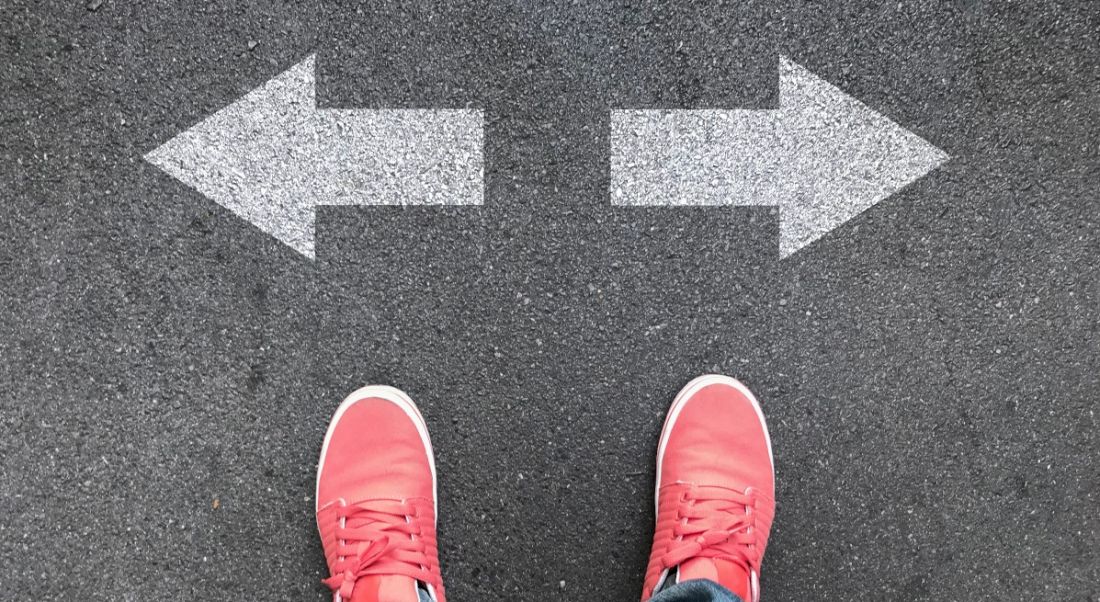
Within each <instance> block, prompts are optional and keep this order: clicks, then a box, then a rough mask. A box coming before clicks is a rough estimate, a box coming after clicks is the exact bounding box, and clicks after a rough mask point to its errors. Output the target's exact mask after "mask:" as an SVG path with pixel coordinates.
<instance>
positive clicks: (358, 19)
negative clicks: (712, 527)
mask: <svg viewBox="0 0 1100 602" xmlns="http://www.w3.org/2000/svg"><path fill="white" fill-rule="evenodd" d="M432 4H435V3H432ZM440 4H443V3H440ZM4 13H5V15H4V20H3V25H2V26H0V31H2V36H0V48H2V54H3V56H4V60H3V61H2V63H0V85H2V89H3V96H2V99H3V102H2V108H0V140H2V144H0V194H2V199H3V212H2V214H0V359H2V361H0V599H4V600H61V599H65V600H72V599H82V600H138V599H148V598H157V599H161V600H227V599H239V598H242V597H247V598H253V599H269V600H270V599H274V600H324V599H325V598H326V591H325V589H324V587H323V586H321V585H320V579H321V578H322V577H323V576H324V575H323V573H324V571H325V569H324V561H323V558H322V555H321V550H320V544H319V542H318V541H317V538H316V534H315V531H314V522H313V512H312V509H313V500H312V493H313V478H314V469H315V462H316V456H317V453H318V451H319V448H320V443H321V438H322V436H323V433H324V428H325V425H326V423H327V421H328V418H329V416H330V414H331V412H332V411H333V410H334V409H335V407H336V405H337V404H338V403H339V401H340V400H341V399H342V398H343V396H344V395H346V394H347V393H348V392H350V391H352V390H353V389H355V388H357V387H358V386H360V385H362V384H365V383H387V384H392V385H396V386H399V387H401V388H403V389H405V390H406V391H408V392H409V393H410V394H411V396H412V397H413V398H414V399H415V400H416V401H417V402H418V403H419V404H420V407H421V409H422V410H423V411H424V413H425V414H426V417H427V420H428V423H429V426H430V428H431V431H432V436H433V441H434V444H435V447H436V450H437V456H438V458H437V461H438V465H439V470H440V479H441V480H440V495H441V506H440V510H441V514H442V517H441V523H440V538H441V541H442V550H441V553H442V561H443V568H444V578H445V581H446V583H447V586H448V593H449V597H450V598H451V599H452V600H458V601H460V600H476V599H509V600H516V601H521V602H522V601H545V600H573V599H585V598H588V599H592V598H600V599H607V600H612V599H614V600H632V599H636V598H637V596H638V594H639V592H640V588H641V577H642V571H643V570H644V564H645V560H646V557H647V556H648V551H649V550H648V547H649V543H650V537H651V531H650V529H651V524H652V520H653V510H652V498H651V488H652V486H653V478H654V474H653V473H654V467H653V456H654V451H655V447H656V441H657V434H658V430H659V427H660V423H661V420H662V418H663V414H664V411H665V410H666V408H667V406H668V404H669V403H670V402H671V400H672V397H673V395H674V394H675V392H676V391H677V390H678V389H679V388H680V387H681V386H682V385H683V384H684V383H685V382H687V381H688V380H689V379H690V378H692V377H693V376H696V375H697V374H699V373H702V372H707V371H715V372H723V373H727V374H731V375H733V376H736V377H738V378H740V379H741V380H743V381H744V382H745V383H746V384H748V385H749V386H750V387H751V388H752V389H753V390H754V391H755V392H756V393H757V396H758V397H759V398H760V399H761V401H762V403H763V406H764V410H765V413H766V414H767V417H768V420H769V424H770V427H771V431H772V438H773V442H774V445H775V457H776V462H777V474H778V491H777V494H778V500H779V506H778V514H777V517H776V522H775V527H774V530H773V536H772V540H771V544H770V546H769V548H768V555H767V557H766V559H765V566H764V575H763V587H764V592H765V597H766V599H768V600H827V599H833V600H843V599H859V600H1033V599H1044V600H1081V601H1095V600H1098V599H1100V586H1098V583H1100V553H1098V552H1097V550H1098V549H1100V531H1098V529H1100V512H1098V509H1100V470H1098V468H1097V466H1098V465H1100V464H1098V463H1097V459H1098V458H1097V456H1098V455H1100V452H1098V450H1100V436H1098V434H1097V433H1098V431H1097V417H1096V410H1097V399H1098V396H1100V332H1098V325H1100V261H1098V257H1100V175H1098V174H1100V128H1098V127H1097V124H1098V123H1100V46H1098V45H1097V44H1096V39H1097V35H1098V32H1100V10H1098V9H1097V7H1096V5H1095V4H1093V3H1090V2H1085V1H1081V2H1063V3H1057V2H1044V3H1010V2H979V1H976V0H959V1H956V2H949V3H935V4H933V3H927V2H916V1H911V0H903V1H901V2H891V3H886V4H883V3H877V2H867V3H859V2H814V3H809V2H764V1H760V2H738V3H718V2H714V3H707V5H706V6H705V7H692V8H685V7H672V6H665V5H651V4H649V3H646V2H615V3H596V2H582V3H568V2H518V1H512V2H495V3H486V4H483V5H474V4H468V3H465V2H449V3H446V4H445V5H443V6H431V5H429V3H422V4H421V3H400V4H399V3H394V2H389V1H386V0H379V1H376V2H371V3H362V4H357V3H351V2H346V3H325V4H320V3H313V2H308V1H307V2H250V3H186V2H160V1H151V2H141V3H125V2H120V1H115V0H89V1H88V2H60V1H52V2H51V1H43V2H30V1H25V0H10V1H9V2H8V3H7V5H6V9H5V11H4ZM312 53H316V54H317V59H316V60H317V85H318V88H317V101H318V103H319V104H320V105H322V106H326V107H333V108H338V107H349V108H350V107H385V108H475V109H479V110H482V111H484V116H485V124H486V130H485V139H484V140H485V149H484V151H485V157H484V159H485V182H484V186H485V204H484V205H483V206H480V207H477V206H465V207H427V206H419V207H403V208H401V207H331V208H322V209H320V210H319V213H318V216H317V225H316V246H315V250H316V260H315V261H310V260H309V259H307V258H305V257H303V256H302V255H301V254H299V253H297V252H296V251H294V250H293V249H291V248H290V247H288V246H286V245H284V244H282V243H280V242H278V241H276V240H275V239H273V238H272V237H270V236H268V235H267V234H264V233H263V232H261V231H260V230H259V229H257V228H256V227H254V226H252V225H250V224H249V223H247V222H245V221H244V220H242V219H240V218H239V217H237V216H236V215H234V214H233V213H231V212H229V211H227V210H225V209H223V208H222V207H220V206H219V205H217V204H215V203H214V202H212V201H210V200H209V199H207V198H205V197H203V196H202V195H201V194H199V193H198V192H196V191H194V190H192V189H190V188H188V187H186V186H185V185H183V184H181V183H180V182H178V181H177V180H175V179H173V178H171V177H170V176H168V175H166V174H165V173H163V172H162V171H160V170H159V169H157V168H156V167H155V166H153V165H151V164H149V163H148V162H145V161H143V160H142V157H143V155H144V154H145V153H148V152H149V151H151V150H153V149H154V148H156V147H157V146H159V145H160V144H161V143H163V142H164V141H166V140H168V139H170V138H171V137H172V136H174V135H176V134H178V133H179V132H181V131H183V130H185V129H187V128H188V127H191V126H192V125H194V124H195V123H198V122H200V121H201V120H203V119H204V118H205V117H207V116H209V115H211V114H212V113H214V112H216V111H217V110H219V109H221V108H223V107H225V106H227V105H229V104H230V103H232V102H233V101H234V100H236V99H238V98H240V97H242V96H243V95H245V94H246V93H247V92H248V91H250V90H252V89H254V88H255V87H257V86H259V85H261V84H262V83H263V82H265V81H267V80H269V79H270V78H271V77H273V76H275V75H277V74H279V73H281V72H283V71H284V70H285V69H287V68H289V67H290V66H292V65H295V64H297V63H298V62H299V61H301V60H302V59H303V58H304V57H306V56H309V55H310V54H312ZM780 55H783V56H788V57H790V58H791V59H792V60H794V61H796V62H797V63H798V64H799V65H802V66H804V67H805V68H806V69H808V70H810V71H812V72H813V73H815V74H816V75H817V76H819V77H821V78H823V79H825V80H827V81H829V82H831V83H832V84H834V85H836V86H838V87H839V88H840V89H842V90H844V91H845V92H846V93H848V94H850V95H852V96H853V97H855V98H858V99H860V100H861V101H862V102H864V103H866V104H867V105H868V106H869V107H872V108H873V109H874V110H876V111H878V112H880V113H882V114H883V115H885V116H887V117H888V118H890V119H891V120H893V121H894V122H896V123H898V124H900V125H901V126H903V127H905V128H907V129H909V130H911V131H913V132H914V133H915V134H917V135H919V136H921V137H922V138H924V139H925V140H928V141H929V142H930V143H932V144H934V145H936V146H937V147H938V148H940V149H942V150H943V151H944V152H946V153H947V154H948V155H950V157H951V159H950V160H949V161H948V162H947V163H945V164H944V165H942V166H940V167H939V168H937V169H936V170H934V171H932V172H931V173H929V174H928V175H927V176H925V177H924V178H922V179H920V180H919V181H917V182H915V183H914V184H913V185H911V186H909V187H907V188H905V189H904V190H902V191H901V192H899V193H897V194H895V195H893V196H892V197H890V198H889V199H887V200H885V201H884V202H882V203H880V204H878V205H876V206H875V207H872V208H871V209H869V210H867V211H866V212H864V213H862V214H860V215H859V216H858V217H856V218H855V219H853V220H852V221H850V222H848V223H846V224H844V225H843V226H841V227H839V228H838V229H836V230H834V231H833V232H831V233H830V234H828V235H826V236H825V237H824V238H822V239H820V240H818V241H817V242H815V243H813V244H812V245H810V246H808V247H806V248H804V249H802V250H800V251H798V252H797V253H795V254H794V255H792V256H790V257H788V258H786V259H783V260H782V261H780V260H779V253H778V246H777V240H778V238H777V237H778V233H779V222H778V215H777V212H776V211H775V210H774V209H773V208H767V207H612V206H611V205H610V203H609V202H608V182H609V175H608V173H609V169H608V167H609V153H608V146H609V145H608V136H609V110H610V109H611V108H612V107H618V108H632V109H649V108H658V109H660V108H726V109H735V108H746V107H766V106H773V105H774V104H775V102H776V95H777V85H778V79H777V77H778V76H777V73H778V66H779V57H780Z"/></svg>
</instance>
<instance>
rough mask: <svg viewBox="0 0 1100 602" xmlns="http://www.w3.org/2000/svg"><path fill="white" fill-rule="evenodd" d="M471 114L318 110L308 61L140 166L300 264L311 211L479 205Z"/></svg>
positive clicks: (475, 126) (477, 131) (477, 115)
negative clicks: (275, 243) (296, 256)
mask: <svg viewBox="0 0 1100 602" xmlns="http://www.w3.org/2000/svg"><path fill="white" fill-rule="evenodd" d="M482 131H483V119H482V115H481V112H480V111H476V110H465V109H463V110H434V109H433V110H427V109H424V110H420V109H411V110H408V109H386V110H363V109H319V108H318V107H317V103H316V100H315V85H314V57H312V56H311V57H309V58H308V59H306V60H304V61H302V62H301V63H299V64H297V65H295V66H294V67H292V68H290V69H288V70H287V71H286V72H284V73H282V74H281V75H279V76H277V77H275V78H274V79H272V80H270V81H268V82H267V83H265V84H264V85H262V86H260V87H259V88H257V89H255V90H253V91H252V92H250V93H248V94H247V95H246V96H244V97H243V98H241V99H240V100H238V101H236V102H235V103H233V104H231V105H229V106H228V107H226V108H224V109H222V110H221V111H218V112H217V113H215V114H214V115H212V116H211V117H209V118H207V119H206V120H205V121H203V122H201V123H199V124H198V125H196V126H194V127H192V128H191V129H189V130H187V131H185V132H183V133H182V134H180V135H178V136H176V137H175V138H173V139H171V140H169V141H168V142H166V143H165V144H163V145H162V146H160V147H159V148H157V149H156V150H154V151H152V152H150V153H149V154H147V155H145V159H146V160H147V161H149V162H150V163H153V164H154V165H156V166H157V167H159V168H161V169H162V170H164V171H165V172H167V173H169V174H171V175H172V176H174V177H176V178H177V179H179V180H180V181H182V182H184V183H185V184H188V185H190V186H192V187H193V188H195V189H196V190H198V191H199V192H201V193H202V194H204V195H206V196H207V197H209V198H210V199H212V200H214V201H215V202H217V203H218V204H220V205H222V206H224V207H225V208H227V209H229V210H231V211H233V212H234V213H236V214H237V215H239V216H241V217H243V218H244V219H246V220H248V221H249V222H252V223H253V224H255V225H256V226H257V227H258V228H260V229H261V230H263V231H264V232H267V233H268V234H270V235H272V236H274V237H275V238H277V239H279V240H281V241H283V242H284V243H286V244H287V245H289V246H291V247H292V248H294V249H295V250H297V251H298V252H300V253H301V254H303V255H305V256H306V257H309V258H311V259H312V258H313V256H314V251H313V248H314V245H313V242H314V240H313V239H314V232H313V230H314V229H313V224H314V208H315V206H317V205H437V204H438V205H480V204H481V203H482V198H483V192H482V187H483V183H482V182H483V174H482V171H483V169H482V161H483V159H482V136H483V134H482Z"/></svg>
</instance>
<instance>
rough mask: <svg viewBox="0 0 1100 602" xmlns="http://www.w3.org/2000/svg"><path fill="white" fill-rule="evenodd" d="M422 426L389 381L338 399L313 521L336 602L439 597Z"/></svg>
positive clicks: (430, 471)
mask: <svg viewBox="0 0 1100 602" xmlns="http://www.w3.org/2000/svg"><path fill="white" fill-rule="evenodd" d="M435 520H436V482H435V462H434V460H433V459H432V444H431V441H429V440H428V427H427V425H425V424H424V418H423V417H422V416H421V415H420V411H419V410H417V409H416V405H415V404H413V402H412V400H411V399H409V397H408V396H407V395H405V394H404V393H402V392H401V391H398V390H397V389H394V388H393V387H382V386H372V387H364V388H362V389H359V390H358V391H356V392H354V393H352V394H351V395H349V396H348V398H347V399H345V400H344V402H343V403H341V404H340V407H339V408H338V409H337V410H336V415H335V416H333V417H332V422H330V423H329V427H328V432H327V433H326V434H325V442H324V445H323V446H322V447H321V460H320V462H319V463H318V465H317V529H318V531H320V533H321V544H322V546H323V547H324V550H325V559H326V560H327V561H328V568H329V572H330V573H331V575H332V576H331V577H329V578H328V579H325V581H324V583H325V585H328V586H329V587H330V588H332V591H333V595H332V599H333V601H334V602H418V600H419V599H420V597H419V596H420V593H421V591H422V590H423V591H425V592H427V594H428V595H429V596H430V597H431V598H432V599H433V600H435V601H436V602H446V599H445V597H444V593H443V578H442V576H441V575H440V572H439V552H438V550H437V549H436V536H435Z"/></svg>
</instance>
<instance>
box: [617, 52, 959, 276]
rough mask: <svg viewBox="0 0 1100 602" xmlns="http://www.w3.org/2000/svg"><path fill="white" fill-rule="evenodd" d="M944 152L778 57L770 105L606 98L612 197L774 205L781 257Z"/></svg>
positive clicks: (622, 201)
mask: <svg viewBox="0 0 1100 602" xmlns="http://www.w3.org/2000/svg"><path fill="white" fill-rule="evenodd" d="M947 159H948V156H947V154H945V153H944V152H943V151H941V150H940V149H938V148H936V147H934V146H932V145H931V144H929V143H928V142H926V141H924V140H923V139H921V138H920V137H919V136H917V135H915V134H913V133H912V132H909V131H908V130H906V129H904V128H902V127H900V126H898V125H897V124H896V123H894V122H893V121H890V120H889V119H888V118H886V117H884V116H882V115H880V114H879V113H876V112H875V111H874V110H872V109H870V108H869V107H867V106H866V105H864V104H863V103H861V102H859V101H858V100H856V99H854V98H852V97H851V96H848V95H847V94H845V93H844V92H842V91H840V90H839V89H837V88H836V87H834V86H833V85H832V84H830V83H828V82H826V81H824V80H822V79H820V78H818V77H817V76H815V75H814V74H813V73H810V72H809V71H807V70H806V69H803V68H802V67H800V66H799V65H797V64H795V63H794V62H792V61H791V60H789V59H787V58H786V57H783V58H781V60H780V71H779V108H778V109H770V110H710V109H705V110H615V111H612V114H611V202H612V204H615V205H774V206H778V207H779V226H780V240H779V252H780V256H781V257H787V256H788V255H790V254H791V253H794V252H795V251H797V250H799V249H801V248H802V247H804V246H806V245H808V244H810V243H812V242H813V241H815V240H817V239H818V238H820V237H821V236H823V235H825V234H826V233H827V232H829V231H830V230H832V229H834V228H836V227H837V226H839V225H841V224H843V223H844V222H846V221H848V220H849V219H851V218H853V217H855V216H856V215H857V214H859V213H860V212H862V211H863V210H865V209H867V208H868V207H870V206H872V205H874V204H875V203H878V202H879V201H881V200H883V199H885V198H886V197H888V196H890V195H891V194H894V193H895V192H897V191H898V190H900V189H901V188H903V187H904V186H905V185H907V184H909V183H910V182H912V181H913V180H916V179H917V178H919V177H921V176H923V175H924V174H925V173H927V172H928V171H930V170H932V169H934V168H935V167H936V166H938V165H940V164H941V163H943V162H944V161H946V160H947Z"/></svg>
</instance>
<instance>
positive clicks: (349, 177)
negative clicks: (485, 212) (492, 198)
mask: <svg viewBox="0 0 1100 602" xmlns="http://www.w3.org/2000/svg"><path fill="white" fill-rule="evenodd" d="M310 122H311V123H310V127H309V128H307V129H306V130H304V131H302V132H301V136H300V138H299V140H297V141H296V142H294V143H292V144H291V145H290V146H289V147H288V148H292V149H295V152H297V153H300V154H301V159H302V161H301V163H300V165H301V166H302V168H303V173H302V174H301V175H302V176H304V177H302V178H301V179H300V181H301V182H302V185H304V186H308V187H309V189H310V190H311V191H312V193H313V203H314V204H316V205H436V204H450V205H454V204H463V205H465V204H471V205H475V204H481V202H482V152H481V149H482V130H483V128H482V119H481V114H480V112H478V111H473V110H412V109H395V110H373V111H361V110H351V109H324V110H320V111H316V112H314V113H313V114H312V116H311V119H310Z"/></svg>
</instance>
